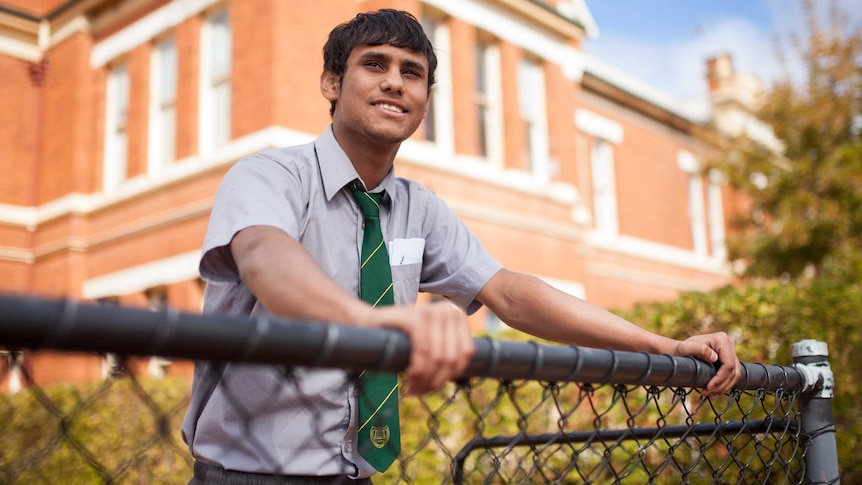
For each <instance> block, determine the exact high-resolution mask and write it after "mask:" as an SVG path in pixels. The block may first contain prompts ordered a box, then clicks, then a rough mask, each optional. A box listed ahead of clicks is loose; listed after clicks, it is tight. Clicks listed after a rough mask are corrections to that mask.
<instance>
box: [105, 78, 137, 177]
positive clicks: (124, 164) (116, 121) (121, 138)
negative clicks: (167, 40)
mask: <svg viewBox="0 0 862 485" xmlns="http://www.w3.org/2000/svg"><path fill="white" fill-rule="evenodd" d="M129 82H130V81H129V68H128V65H127V64H126V63H125V62H118V63H116V64H114V65H113V66H111V67H110V68H109V70H108V79H107V86H106V88H107V89H106V92H105V153H104V162H103V170H102V190H103V191H104V192H113V191H114V190H116V189H117V188H118V187H119V186H120V184H122V182H123V181H124V180H125V179H126V176H127V173H128V153H129V136H128V118H129V101H130V97H131V96H130V94H131V90H130V89H129Z"/></svg>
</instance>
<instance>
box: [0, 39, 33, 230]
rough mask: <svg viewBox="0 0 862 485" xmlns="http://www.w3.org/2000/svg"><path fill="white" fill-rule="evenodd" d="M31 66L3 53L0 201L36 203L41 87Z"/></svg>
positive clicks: (0, 81)
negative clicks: (37, 117) (38, 85)
mask: <svg viewBox="0 0 862 485" xmlns="http://www.w3.org/2000/svg"><path fill="white" fill-rule="evenodd" d="M29 68H30V63H29V62H27V61H23V60H21V59H14V58H11V57H6V56H2V55H0V73H2V74H0V106H2V109H0V167H2V176H0V204H14V205H29V204H32V203H33V197H34V193H33V189H34V186H33V164H34V163H35V159H34V157H35V142H36V130H35V127H36V106H37V104H36V100H37V97H38V88H36V87H35V86H34V85H33V82H32V80H31V77H30V75H29ZM0 245H3V243H0Z"/></svg>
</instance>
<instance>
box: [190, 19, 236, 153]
mask: <svg viewBox="0 0 862 485" xmlns="http://www.w3.org/2000/svg"><path fill="white" fill-rule="evenodd" d="M222 20H223V21H224V23H225V25H226V27H227V32H228V37H227V39H226V41H227V42H226V44H227V45H223V46H221V48H219V46H217V45H216V43H217V39H216V29H215V25H214V24H215V23H216V22H221V21H222ZM232 46H233V32H232V30H231V25H230V15H229V12H228V9H227V8H224V9H220V10H215V11H213V12H211V13H209V14H208V15H207V16H206V18H205V19H204V22H203V25H202V27H201V49H200V55H201V58H200V76H199V78H200V107H199V118H198V120H199V130H198V149H199V151H200V152H201V154H209V153H212V152H213V151H214V150H215V149H216V148H218V147H220V146H222V145H224V144H226V143H227V142H229V141H230V139H231V109H230V105H231V97H232V92H231V71H232V69H233V58H232V57H233V54H232V51H233V48H232ZM216 52H217V53H219V54H222V55H227V58H226V59H225V61H226V72H222V73H213V69H214V65H215V58H214V55H213V54H214V53H216ZM220 95H221V96H222V98H221V99H220V98H219V96H220ZM225 98H226V99H225ZM219 102H222V103H224V104H225V105H224V106H221V111H220V110H219V106H218V104H219Z"/></svg>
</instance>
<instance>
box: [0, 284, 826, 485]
mask: <svg viewBox="0 0 862 485" xmlns="http://www.w3.org/2000/svg"><path fill="white" fill-rule="evenodd" d="M476 343H477V354H476V356H475V358H474V359H473V361H472V363H471V366H470V369H469V371H468V375H469V377H466V378H465V379H463V380H462V381H460V382H457V383H450V384H449V385H447V386H446V387H445V388H443V389H442V390H440V391H438V392H435V393H433V394H429V395H426V396H423V397H422V398H409V397H406V396H405V398H404V399H402V400H401V421H402V429H401V440H402V453H401V456H400V458H399V460H398V462H397V463H396V464H394V465H393V466H392V467H391V468H390V469H389V470H388V471H387V472H386V473H385V474H382V475H377V476H376V477H375V478H374V482H375V483H377V484H383V483H415V484H426V483H495V484H496V483H500V484H503V483H595V484H604V483H632V484H642V483H659V484H661V483H694V484H697V483H745V484H748V483H770V484H771V483H837V482H838V476H839V473H838V469H837V455H836V450H835V439H834V426H833V423H832V415H831V381H832V379H831V371H830V370H829V367H828V363H826V361H825V360H826V358H825V346H824V345H822V344H820V343H819V342H813V341H804V342H801V343H799V344H797V345H795V346H794V355H796V356H798V358H797V362H796V363H795V364H794V365H792V366H779V365H765V364H743V368H742V370H743V377H742V379H741V380H740V382H739V384H738V385H737V386H736V388H735V389H734V390H733V391H732V392H731V393H730V394H729V395H728V396H725V397H722V398H714V399H702V398H701V394H700V390H701V388H702V387H703V386H704V385H705V384H706V382H708V381H709V379H710V378H711V376H712V375H714V368H713V367H712V366H711V365H710V364H707V363H704V362H701V361H698V360H696V359H692V358H675V357H670V356H661V355H649V354H640V353H631V352H614V351H609V350H596V349H586V348H577V347H564V346H551V345H540V344H536V343H518V342H505V341H497V340H489V339H478V340H477V342H476ZM0 346H2V347H4V348H5V349H6V363H5V365H3V366H0V383H2V382H10V381H16V382H17V383H18V384H16V385H17V386H19V387H20V388H21V390H20V391H19V392H7V393H5V394H4V395H2V396H0V430H3V432H2V437H0V483H185V482H187V481H188V479H189V478H190V477H191V474H192V471H191V468H192V464H193V459H192V458H191V457H190V455H189V452H188V450H187V448H186V447H185V445H184V443H182V441H181V438H180V436H179V425H180V421H181V420H182V416H183V414H184V413H185V410H186V407H187V405H188V392H189V385H190V382H189V380H188V378H182V377H163V378H159V379H156V378H150V377H146V376H145V375H144V372H142V369H144V368H145V367H146V366H145V365H142V362H143V360H142V358H141V357H140V356H153V355H158V356H163V357H168V358H171V359H174V361H173V364H171V365H176V364H177V362H178V361H177V360H176V359H188V360H207V361H210V362H212V363H217V364H214V365H213V366H212V367H213V368H218V367H222V366H223V365H225V364H224V363H229V364H227V365H244V364H239V363H241V362H244V363H255V364H267V365H269V366H271V367H270V368H271V369H273V371H274V372H277V373H278V375H279V376H280V377H281V379H280V381H279V383H278V384H277V385H276V386H274V387H273V388H272V389H271V392H273V393H276V392H281V391H282V390H284V389H289V388H291V386H295V385H296V380H295V379H294V375H295V373H296V372H297V371H298V370H299V369H300V368H299V367H297V366H303V367H305V366H314V367H329V368H343V369H350V370H354V371H357V370H361V369H380V370H387V371H395V370H400V369H403V367H404V366H405V365H406V363H407V361H408V360H409V342H408V341H407V339H406V337H404V335H403V334H400V333H398V332H395V331H374V330H362V329H355V328H345V327H337V326H332V325H324V324H312V323H303V322H286V321H281V320H278V321H276V320H266V319H259V320H254V319H240V318H228V317H203V316H200V315H192V314H180V313H175V312H171V311H165V312H162V313H152V312H146V311H138V310H129V309H122V308H110V307H99V306H96V305H86V304H79V303H75V302H73V301H45V300H36V299H22V298H11V297H0ZM24 349H27V350H26V352H31V351H33V350H37V349H40V350H42V351H47V350H63V351H74V352H79V353H83V354H78V355H90V356H92V355H95V354H99V355H107V354H110V355H114V356H117V355H119V356H136V357H128V358H116V359H115V360H113V361H112V362H110V365H109V366H108V369H109V372H108V373H107V376H106V377H105V378H104V379H100V380H97V381H96V382H89V383H78V384H76V385H57V386H43V385H41V384H40V382H39V377H38V375H35V373H33V372H31V370H30V369H29V367H28V365H27V360H28V359H27V356H26V355H27V354H26V353H25V354H22V353H21V351H22V350H24ZM22 355H23V356H24V358H23V359H22ZM300 372H301V371H300ZM346 375H347V376H350V375H352V373H346ZM347 378H350V377H347ZM221 385H222V386H223V388H222V392H223V393H224V395H225V396H227V399H226V401H227V402H234V403H235V406H236V409H235V411H236V413H237V414H238V415H240V416H241V417H242V420H243V421H244V422H245V429H253V428H254V426H253V423H254V420H255V419H256V417H257V415H256V413H255V411H254V409H249V408H245V407H244V406H243V404H242V403H243V394H242V393H243V392H245V390H244V389H242V388H240V387H237V388H231V385H230V383H229V382H223V383H222V384H221ZM7 387H8V386H7ZM310 401H311V399H309V403H308V409H309V410H310V412H313V410H314V405H313V404H311V402H310ZM315 421H316V420H314V419H312V420H311V422H315ZM312 434H314V433H312ZM285 439H289V433H288V437H286V438H285ZM272 460H273V462H272V463H271V465H272V468H273V469H283V468H284V467H285V466H286V464H285V460H288V461H289V457H287V458H285V457H279V458H276V455H273V456H272Z"/></svg>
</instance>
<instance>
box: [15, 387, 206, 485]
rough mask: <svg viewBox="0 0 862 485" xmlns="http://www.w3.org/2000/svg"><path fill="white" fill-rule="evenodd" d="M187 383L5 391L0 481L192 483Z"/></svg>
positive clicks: (28, 482)
mask: <svg viewBox="0 0 862 485" xmlns="http://www.w3.org/2000/svg"><path fill="white" fill-rule="evenodd" d="M189 388H190V383H189V381H188V380H187V379H176V378H165V379H158V380H155V379H132V378H128V377H120V378H111V379H107V380H105V381H102V382H96V383H88V384H82V385H81V384H79V385H58V386H53V387H48V388H34V389H30V390H27V391H23V392H20V393H18V394H14V395H4V396H0V429H2V430H3V432H2V433H0V483H27V484H30V483H63V484H91V483H92V484H95V483H131V484H142V485H143V484H153V483H187V482H188V480H189V479H190V478H191V473H192V472H191V463H192V462H191V458H190V456H189V453H188V450H187V449H186V448H185V446H184V445H183V443H182V441H181V439H180V437H179V430H180V423H181V421H182V417H183V413H184V412H185V409H186V406H187V405H188V394H189Z"/></svg>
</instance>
